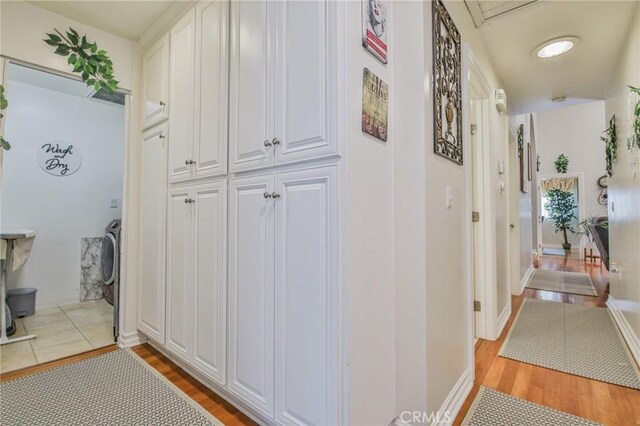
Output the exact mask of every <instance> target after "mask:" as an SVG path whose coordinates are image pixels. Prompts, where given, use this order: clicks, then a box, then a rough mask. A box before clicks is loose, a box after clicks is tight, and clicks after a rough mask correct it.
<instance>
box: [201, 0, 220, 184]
mask: <svg viewBox="0 0 640 426" xmlns="http://www.w3.org/2000/svg"><path fill="white" fill-rule="evenodd" d="M228 22H229V3H228V2H227V1H225V0H216V1H213V2H201V3H198V4H197V6H196V68H195V69H196V75H195V100H196V118H195V119H196V125H195V131H196V135H195V143H194V153H193V154H194V157H195V158H194V159H195V161H196V164H195V176H196V177H205V176H215V175H223V174H225V173H227V116H228V113H227V112H228V108H229V106H228V67H229V60H228V54H229V49H228V47H227V46H228V43H229V37H228V30H229V26H228Z"/></svg>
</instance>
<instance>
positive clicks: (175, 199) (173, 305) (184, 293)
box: [166, 188, 193, 361]
mask: <svg viewBox="0 0 640 426" xmlns="http://www.w3.org/2000/svg"><path fill="white" fill-rule="evenodd" d="M190 197H191V195H190V192H189V190H188V189H185V188H178V189H171V190H169V196H168V199H169V202H168V209H167V224H168V235H167V339H166V348H167V350H169V351H171V352H172V353H173V354H175V355H176V356H178V357H180V358H182V359H183V360H185V361H188V359H189V346H190V345H189V333H190V330H191V329H192V327H191V325H192V320H191V318H192V316H193V314H192V312H193V306H192V303H191V300H192V299H191V297H190V288H189V287H190V282H191V273H190V265H191V264H192V263H191V261H190V256H191V249H190V247H191V242H192V235H191V224H192V216H193V203H192V198H190Z"/></svg>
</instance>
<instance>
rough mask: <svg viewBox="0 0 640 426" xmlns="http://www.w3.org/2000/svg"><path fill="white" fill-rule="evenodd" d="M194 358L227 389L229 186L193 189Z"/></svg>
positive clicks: (213, 184)
mask: <svg viewBox="0 0 640 426" xmlns="http://www.w3.org/2000/svg"><path fill="white" fill-rule="evenodd" d="M193 194H194V197H193V198H194V200H195V203H194V204H193V206H194V210H195V211H194V220H193V245H194V247H195V253H194V256H193V261H194V262H195V265H194V266H193V268H192V269H193V271H194V277H193V282H194V285H195V289H194V290H195V291H194V293H193V306H194V308H195V309H194V312H193V313H194V317H195V323H194V327H193V332H194V340H193V356H192V361H193V363H194V365H195V367H196V368H198V369H199V370H200V371H202V372H203V373H204V374H206V375H207V376H208V377H210V378H212V379H214V380H215V381H216V382H218V383H220V384H221V385H224V384H225V382H226V369H225V367H226V351H227V345H226V338H227V333H226V329H227V322H226V318H227V309H226V308H227V291H226V289H227V281H226V279H227V275H226V271H227V268H226V260H227V256H226V254H227V237H226V236H227V185H226V181H219V182H214V183H210V184H206V185H199V186H196V187H194V189H193Z"/></svg>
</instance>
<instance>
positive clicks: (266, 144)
mask: <svg viewBox="0 0 640 426" xmlns="http://www.w3.org/2000/svg"><path fill="white" fill-rule="evenodd" d="M264 146H266V147H267V148H269V147H270V146H271V142H269V139H267V140H266V141H264Z"/></svg>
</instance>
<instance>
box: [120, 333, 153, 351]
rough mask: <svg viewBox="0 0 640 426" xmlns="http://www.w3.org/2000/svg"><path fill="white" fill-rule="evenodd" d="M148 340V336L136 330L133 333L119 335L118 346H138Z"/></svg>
mask: <svg viewBox="0 0 640 426" xmlns="http://www.w3.org/2000/svg"><path fill="white" fill-rule="evenodd" d="M146 341H147V338H146V337H145V335H144V334H142V333H138V332H137V331H134V332H132V333H122V332H121V333H120V335H119V336H118V346H120V347H121V348H123V349H124V348H131V347H133V346H138V345H141V344H143V343H145V342H146Z"/></svg>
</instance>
